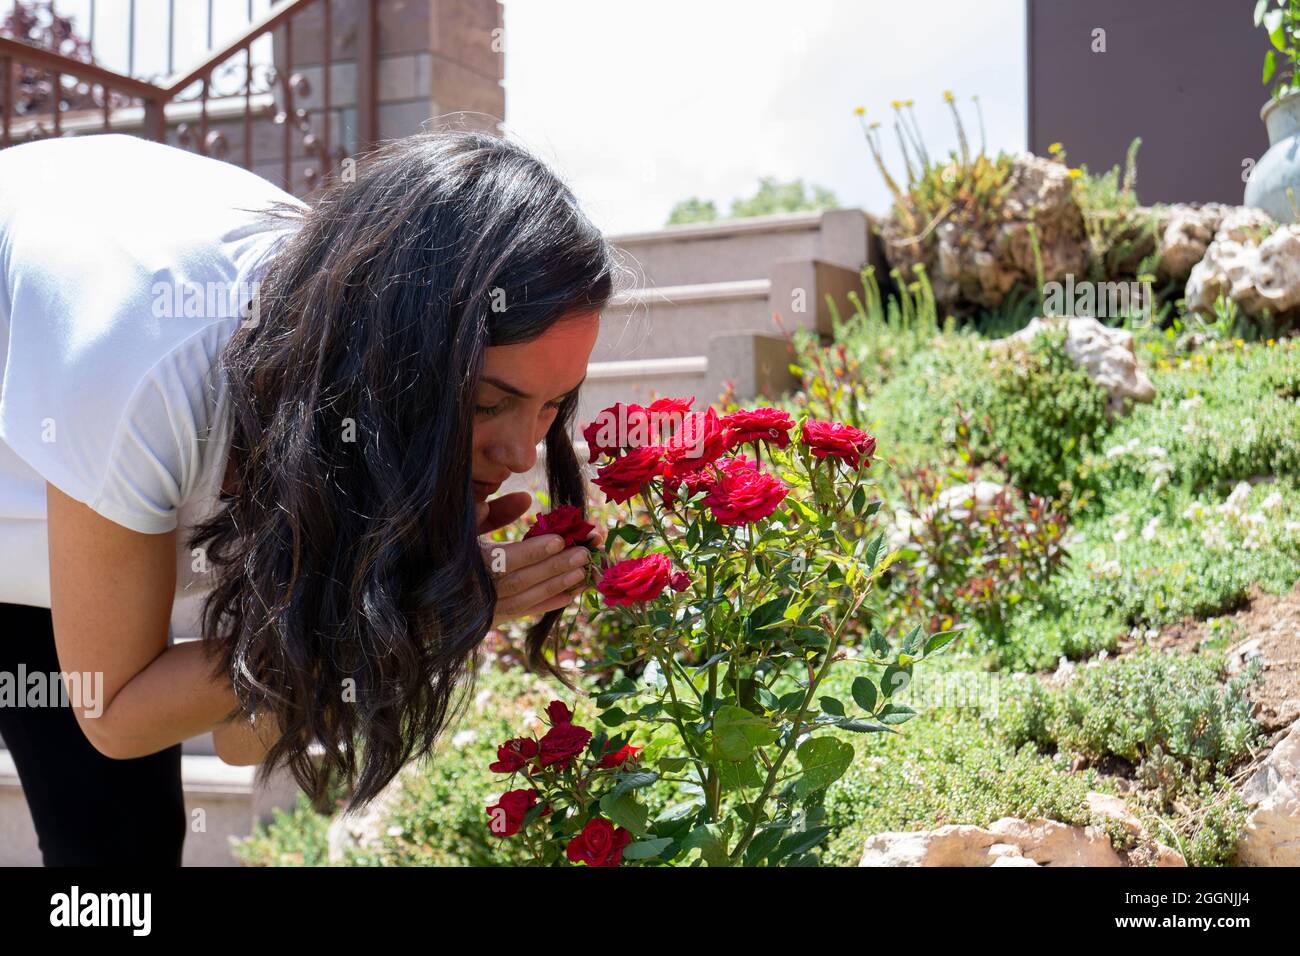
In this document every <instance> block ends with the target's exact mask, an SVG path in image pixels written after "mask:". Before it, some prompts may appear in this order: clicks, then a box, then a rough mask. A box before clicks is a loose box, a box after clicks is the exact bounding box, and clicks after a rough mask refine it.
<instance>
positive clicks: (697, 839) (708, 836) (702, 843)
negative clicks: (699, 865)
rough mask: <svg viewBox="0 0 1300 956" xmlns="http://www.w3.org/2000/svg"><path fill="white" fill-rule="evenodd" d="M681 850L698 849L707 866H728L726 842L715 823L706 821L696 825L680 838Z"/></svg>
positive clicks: (729, 863)
mask: <svg viewBox="0 0 1300 956" xmlns="http://www.w3.org/2000/svg"><path fill="white" fill-rule="evenodd" d="M682 849H683V850H699V851H700V856H701V857H702V858H703V860H704V862H705V863H707V864H708V865H709V866H730V865H731V861H730V860H729V859H728V858H727V844H726V841H725V840H724V839H723V837H722V830H721V829H720V828H719V827H718V825H717V824H716V823H706V824H705V825H704V826H699V827H696V828H695V829H694V830H692V831H691V832H690V833H688V834H686V838H685V839H684V840H682Z"/></svg>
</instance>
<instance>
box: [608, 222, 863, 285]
mask: <svg viewBox="0 0 1300 956" xmlns="http://www.w3.org/2000/svg"><path fill="white" fill-rule="evenodd" d="M610 241H611V242H612V243H613V244H614V245H615V247H616V248H617V249H618V250H619V253H620V255H619V258H620V261H621V262H622V263H623V264H624V265H625V266H626V267H627V268H629V269H631V270H632V272H633V274H634V275H637V276H638V279H637V282H636V284H637V285H638V286H643V287H646V286H681V285H698V284H703V283H711V282H725V281H736V280H744V279H765V278H767V277H768V265H769V263H771V262H772V261H774V260H777V259H788V258H803V259H820V260H821V261H823V262H827V263H831V264H833V265H838V266H841V267H842V268H846V269H852V270H854V271H856V270H858V269H860V268H862V264H863V263H864V262H866V261H868V260H869V258H870V245H871V241H870V226H869V223H868V220H867V217H866V214H865V213H864V212H863V211H862V210H861V209H833V210H828V211H827V212H821V213H784V214H781V215H775V216H754V217H752V218H749V219H737V220H728V221H723V222H715V223H698V224H691V225H682V226H666V227H664V228H663V229H654V230H649V231H645V232H629V233H622V234H619V235H613V236H610Z"/></svg>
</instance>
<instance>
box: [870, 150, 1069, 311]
mask: <svg viewBox="0 0 1300 956" xmlns="http://www.w3.org/2000/svg"><path fill="white" fill-rule="evenodd" d="M1009 181H1010V188H1009V189H1008V191H1007V194H1006V196H1005V198H1004V199H1003V201H1002V205H1001V207H1000V208H998V209H994V210H988V209H980V210H967V209H965V208H964V207H962V206H960V205H959V206H957V207H956V208H955V210H954V211H953V212H951V213H950V214H949V216H948V217H947V218H945V219H943V220H941V221H940V222H939V223H938V224H937V225H936V224H932V223H928V222H917V221H915V219H914V220H913V221H912V222H908V221H906V220H905V219H900V218H899V216H898V214H897V212H895V213H893V214H892V215H891V216H890V217H889V218H888V219H886V220H885V221H884V222H883V223H882V224H881V230H880V235H881V240H882V244H883V246H884V252H885V257H886V258H887V259H888V260H889V263H890V265H891V266H893V267H895V268H897V269H898V270H899V272H900V273H901V274H902V277H903V280H904V281H905V282H911V281H912V279H913V278H914V273H913V267H914V266H916V265H917V264H920V265H922V266H924V268H925V270H926V273H927V275H928V277H929V279H930V283H931V286H932V288H933V290H934V296H935V300H936V301H937V303H938V304H939V306H940V308H941V309H943V310H949V311H953V312H972V311H974V310H976V309H978V308H981V307H983V308H995V307H997V306H999V305H1001V304H1002V301H1003V300H1004V299H1005V298H1006V296H1007V294H1008V293H1009V292H1010V291H1011V289H1012V288H1013V287H1014V286H1015V285H1016V283H1017V282H1019V283H1022V284H1024V285H1026V286H1029V287H1036V286H1037V285H1038V266H1037V264H1036V261H1035V255H1034V241H1033V239H1031V236H1030V230H1029V228H1028V226H1029V225H1030V223H1031V222H1032V223H1033V225H1034V229H1035V231H1036V232H1037V244H1038V249H1039V255H1040V257H1041V262H1042V271H1043V279H1044V281H1051V280H1062V279H1064V278H1065V276H1066V275H1067V274H1074V275H1081V274H1082V273H1083V272H1084V269H1085V267H1086V266H1087V255H1088V253H1087V238H1086V235H1085V231H1084V225H1083V214H1082V213H1081V212H1080V211H1079V205H1078V203H1077V202H1075V199H1074V187H1073V184H1072V182H1071V180H1070V176H1069V170H1068V169H1067V168H1066V167H1065V165H1064V164H1062V163H1058V162H1054V161H1052V160H1048V159H1043V158H1041V157H1038V156H1034V155H1032V154H1029V153H1021V154H1019V155H1017V156H1015V157H1014V158H1013V160H1012V170H1011V173H1010V176H1009ZM986 213H992V216H990V217H988V218H985V217H984V215H983V214H986ZM1031 216H1032V219H1031ZM927 230H929V231H927Z"/></svg>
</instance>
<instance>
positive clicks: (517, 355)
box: [473, 312, 600, 501]
mask: <svg viewBox="0 0 1300 956" xmlns="http://www.w3.org/2000/svg"><path fill="white" fill-rule="evenodd" d="M599 331H600V313H599V312H587V313H575V314H574V315H572V316H568V317H565V318H563V319H560V320H559V321H558V322H555V323H554V324H553V325H551V327H550V328H549V329H547V330H546V331H545V332H544V333H543V334H542V335H540V336H538V337H537V338H535V339H533V340H532V341H531V342H521V343H519V344H516V345H494V346H490V347H489V348H488V349H487V350H486V352H485V353H484V361H483V375H482V377H481V378H480V380H479V385H478V391H477V393H476V394H475V410H474V468H473V477H474V497H475V498H476V499H477V500H478V501H482V500H484V499H485V498H487V497H488V496H489V495H492V494H494V493H495V492H496V491H497V488H498V487H499V486H500V485H501V483H502V482H503V481H505V480H506V479H507V478H509V477H510V475H511V473H515V472H525V471H528V470H529V469H531V468H532V467H533V465H534V463H535V462H536V461H537V443H538V442H540V441H541V440H542V439H543V438H545V437H546V432H547V430H548V429H550V427H551V422H553V421H554V420H555V416H556V414H557V413H558V411H559V406H560V404H561V403H562V402H563V401H564V399H565V398H566V397H567V396H568V394H569V393H570V392H572V391H575V390H576V389H577V388H578V386H579V385H581V384H582V380H583V379H584V378H585V377H586V375H587V360H588V359H589V358H590V357H591V351H592V349H593V348H595V346H596V333H597V332H599Z"/></svg>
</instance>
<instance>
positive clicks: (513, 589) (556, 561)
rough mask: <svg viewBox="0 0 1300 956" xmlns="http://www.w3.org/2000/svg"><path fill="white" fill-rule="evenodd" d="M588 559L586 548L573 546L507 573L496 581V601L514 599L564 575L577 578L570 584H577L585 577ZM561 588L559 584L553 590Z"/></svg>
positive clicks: (558, 579) (560, 579)
mask: <svg viewBox="0 0 1300 956" xmlns="http://www.w3.org/2000/svg"><path fill="white" fill-rule="evenodd" d="M589 557H590V556H589V554H588V552H587V549H586V548H582V547H577V546H574V547H572V548H569V549H567V550H565V551H562V552H560V553H559V554H557V555H555V556H554V557H551V558H547V559H546V560H544V561H540V562H538V563H536V564H532V565H529V566H527V567H523V568H519V569H518V570H515V571H507V573H506V574H505V576H504V577H501V578H499V579H497V599H498V600H500V599H501V598H502V597H514V596H515V595H517V594H523V593H524V592H526V591H528V590H530V589H531V588H534V587H537V586H538V585H541V584H546V583H548V582H550V583H554V582H557V581H562V579H563V578H564V577H565V576H566V575H570V576H571V575H572V574H574V573H577V574H578V575H579V577H577V578H574V579H573V580H572V581H570V583H571V584H574V583H577V582H578V581H580V580H582V578H583V577H586V570H585V568H586V565H587V562H588V560H589ZM563 587H564V584H563V583H561V584H559V586H558V587H557V588H556V589H555V590H558V589H560V588H563ZM550 593H552V594H553V593H555V591H554V590H552V591H551V592H550ZM547 596H549V595H547Z"/></svg>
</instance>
